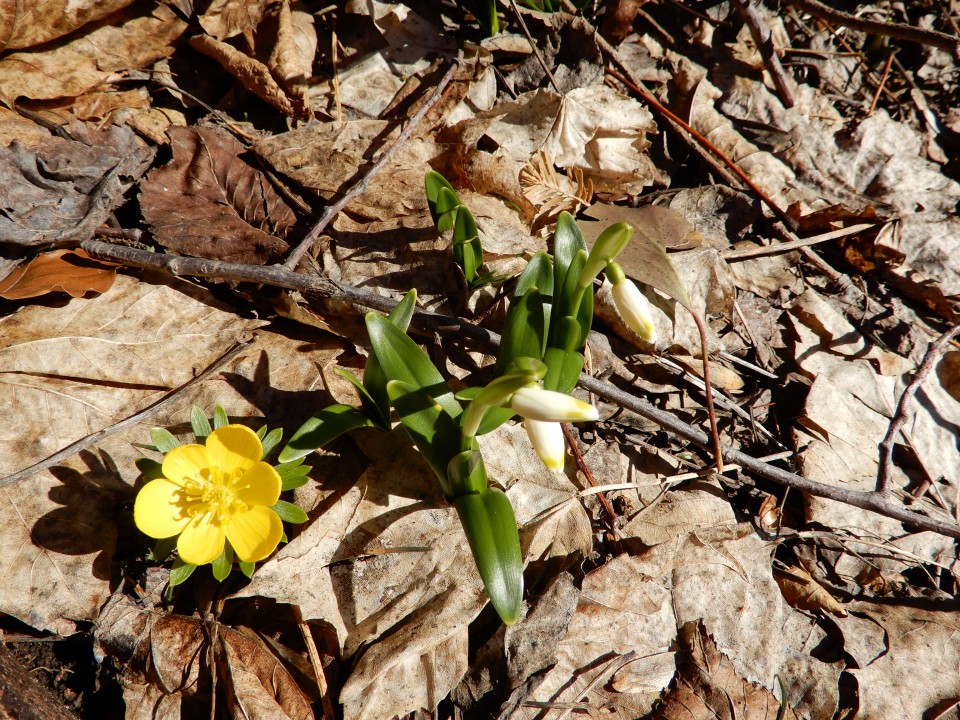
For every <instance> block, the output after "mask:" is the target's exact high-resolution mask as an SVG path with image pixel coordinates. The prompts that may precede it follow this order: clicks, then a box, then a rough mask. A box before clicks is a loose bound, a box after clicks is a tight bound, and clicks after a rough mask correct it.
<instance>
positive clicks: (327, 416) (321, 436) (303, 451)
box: [278, 405, 373, 463]
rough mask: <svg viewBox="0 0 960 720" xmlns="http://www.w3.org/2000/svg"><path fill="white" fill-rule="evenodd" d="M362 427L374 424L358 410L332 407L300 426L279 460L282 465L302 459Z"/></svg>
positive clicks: (282, 451)
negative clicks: (346, 433)
mask: <svg viewBox="0 0 960 720" xmlns="http://www.w3.org/2000/svg"><path fill="white" fill-rule="evenodd" d="M360 427H373V423H372V422H371V421H370V418H368V417H367V416H366V415H365V414H363V413H362V412H360V411H359V410H357V409H356V408H353V407H350V406H349V405H331V406H330V407H326V408H324V409H323V410H321V411H320V412H318V413H317V414H316V415H314V416H313V417H311V418H310V419H309V420H307V421H306V422H305V423H304V424H303V425H301V426H300V429H299V430H297V431H296V432H295V433H294V434H293V437H291V438H290V442H288V443H287V446H286V447H285V448H283V450H281V451H280V456H279V458H278V459H279V460H280V462H281V463H287V462H290V461H291V460H296V459H297V458H302V457H304V456H305V455H309V454H310V453H312V452H313V451H314V450H316V449H318V448H322V447H323V446H324V445H326V444H327V443H329V442H331V441H332V440H334V439H336V438H338V437H340V436H341V435H343V434H344V433H345V432H349V431H350V430H355V429H357V428H360Z"/></svg>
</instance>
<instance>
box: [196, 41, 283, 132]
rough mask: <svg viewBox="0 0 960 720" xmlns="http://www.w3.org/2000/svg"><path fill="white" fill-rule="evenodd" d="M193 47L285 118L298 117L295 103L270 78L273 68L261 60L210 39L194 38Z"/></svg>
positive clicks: (271, 77)
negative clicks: (285, 116)
mask: <svg viewBox="0 0 960 720" xmlns="http://www.w3.org/2000/svg"><path fill="white" fill-rule="evenodd" d="M190 47H192V48H193V49H194V50H196V51H197V52H200V53H203V54H204V55H206V56H207V57H211V58H213V59H214V60H216V61H217V62H218V63H220V65H221V67H223V69H224V70H226V71H227V72H228V73H230V74H231V75H233V76H234V77H235V78H237V80H239V81H240V82H241V83H242V84H243V86H244V87H245V88H246V89H247V90H249V91H250V92H252V93H253V94H254V95H256V96H257V97H258V98H260V99H261V100H263V101H264V102H265V103H267V104H268V105H272V106H273V107H274V108H276V109H277V110H279V111H280V112H282V113H283V114H284V115H289V116H290V117H296V116H297V114H296V113H295V112H294V107H293V103H291V102H290V98H288V97H287V94H286V93H285V92H284V91H283V88H281V87H280V86H279V85H278V84H277V81H276V80H274V79H273V76H272V75H271V74H270V68H268V67H267V66H266V65H264V64H263V63H262V62H260V61H259V60H257V59H255V58H252V57H250V56H249V55H246V54H245V53H242V52H240V51H239V50H237V49H236V48H235V47H233V46H232V45H228V44H227V43H225V42H223V41H222V40H217V39H216V38H212V37H210V36H209V35H194V36H193V37H192V38H190Z"/></svg>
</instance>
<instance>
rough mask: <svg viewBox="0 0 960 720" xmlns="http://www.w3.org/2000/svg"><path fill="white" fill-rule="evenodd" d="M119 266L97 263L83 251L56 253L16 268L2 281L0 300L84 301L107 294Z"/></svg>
mask: <svg viewBox="0 0 960 720" xmlns="http://www.w3.org/2000/svg"><path fill="white" fill-rule="evenodd" d="M117 267H118V266H117V265H114V264H113V263H107V262H103V261H100V260H94V259H93V258H91V257H90V256H89V255H87V253H86V252H84V251H83V250H79V249H78V250H53V251H52V252H48V253H43V254H42V255H38V256H37V257H35V258H33V259H32V260H30V261H29V262H27V263H24V264H23V265H20V266H19V267H17V268H15V269H14V270H13V272H11V273H10V274H9V275H7V276H6V277H5V278H3V279H2V280H0V297H2V298H5V299H6V300H25V299H27V298H33V297H39V296H41V295H47V294H48V293H53V292H65V293H67V294H68V295H69V296H70V297H75V298H76V297H83V296H84V295H86V294H87V293H88V292H92V293H102V292H106V291H107V290H109V289H110V287H111V286H112V285H113V281H114V279H115V278H116V275H117Z"/></svg>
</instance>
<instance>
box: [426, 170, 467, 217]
mask: <svg viewBox="0 0 960 720" xmlns="http://www.w3.org/2000/svg"><path fill="white" fill-rule="evenodd" d="M423 184H424V190H425V192H426V195H427V206H428V207H429V208H430V217H432V218H433V224H434V225H436V224H437V218H439V217H440V216H441V215H443V214H445V213H448V212H450V211H451V210H455V209H456V208H457V206H458V205H459V204H460V198H458V197H457V191H456V190H454V189H453V185H451V184H450V183H449V182H447V179H446V178H445V177H444V176H443V175H441V174H440V173H438V172H436V171H434V170H430V171H429V172H428V173H427V174H426V175H424V176H423ZM442 190H447V191H448V193H445V194H444V197H443V198H441V196H440V195H441V191H442ZM451 195H452V196H453V197H452V199H451V197H450V196H451ZM447 229H449V227H448V228H447ZM440 232H443V231H440Z"/></svg>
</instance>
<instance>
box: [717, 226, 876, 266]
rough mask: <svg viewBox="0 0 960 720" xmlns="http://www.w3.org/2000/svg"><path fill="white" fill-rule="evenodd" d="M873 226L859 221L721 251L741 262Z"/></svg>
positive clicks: (841, 236) (835, 238) (731, 260)
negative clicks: (813, 232)
mask: <svg viewBox="0 0 960 720" xmlns="http://www.w3.org/2000/svg"><path fill="white" fill-rule="evenodd" d="M873 227H876V225H875V223H857V224H856V225H851V226H850V227H845V228H841V229H839V230H831V231H830V232H826V233H823V234H821V235H814V236H812V237H808V238H798V239H796V240H788V241H787V242H779V243H774V244H773V245H762V246H759V247H755V248H753V247H751V248H740V249H738V250H725V251H723V252H721V253H720V257H721V258H723V259H724V260H726V261H727V262H739V261H741V260H752V259H753V258H758V257H766V256H768V255H779V254H780V253H785V252H792V251H793V250H799V249H800V248H805V247H809V246H811V245H819V244H820V243H822V242H827V241H829V240H837V239H838V238H843V237H848V236H850V235H857V234H859V233H862V232H863V231H864V230H869V229H871V228H873Z"/></svg>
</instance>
